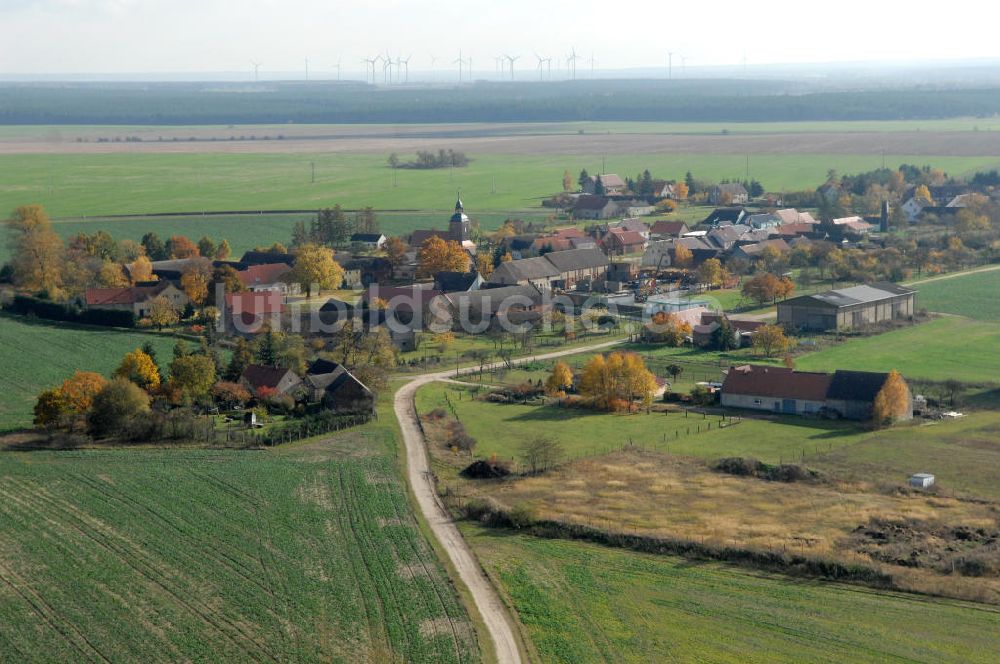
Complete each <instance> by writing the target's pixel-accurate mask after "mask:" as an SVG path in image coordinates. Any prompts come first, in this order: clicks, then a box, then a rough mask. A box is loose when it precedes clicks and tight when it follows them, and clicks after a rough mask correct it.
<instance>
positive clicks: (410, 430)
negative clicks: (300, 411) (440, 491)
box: [393, 339, 624, 664]
mask: <svg viewBox="0 0 1000 664" xmlns="http://www.w3.org/2000/svg"><path fill="white" fill-rule="evenodd" d="M623 341H624V339H618V340H615V341H607V342H604V343H600V344H595V345H593V346H585V347H582V348H572V349H567V350H561V351H556V352H553V353H547V354H545V355H536V356H533V357H525V358H522V359H520V360H513V363H515V364H516V363H520V362H527V361H529V360H546V359H551V358H555V357H561V356H564V355H573V354H577V353H586V352H589V351H594V350H600V349H602V348H607V347H609V346H614V345H616V344H620V343H622V342H623ZM476 370H477V369H476V368H472V367H470V368H467V369H461V370H459V371H458V373H459V374H463V373H471V372H473V371H476ZM455 374H456V372H455V371H454V370H452V371H441V372H437V373H430V374H423V375H420V376H417V377H415V378H412V379H410V380H409V381H408V382H407V383H406V384H405V385H403V386H402V387H401V388H399V390H397V391H396V394H395V397H394V401H393V410H394V411H395V413H396V419H398V420H399V426H400V429H401V430H402V432H403V442H404V444H405V445H406V479H407V481H408V482H409V483H410V486H411V487H412V488H413V494H414V495H415V496H416V499H417V505H418V506H419V507H420V511H421V513H422V514H423V515H424V518H425V519H426V520H427V523H428V525H429V526H430V529H431V532H432V533H434V537H436V538H437V540H438V542H440V543H441V546H442V548H443V549H444V550H445V551H446V552H447V553H448V558H449V559H450V560H451V563H452V565H454V567H455V569H456V570H457V571H458V576H459V577H460V578H461V580H462V583H464V584H465V586H466V587H467V588H468V589H469V594H470V595H472V599H473V601H474V602H475V603H476V608H477V609H478V610H479V613H480V615H481V616H482V618H483V622H484V623H485V624H486V629H487V630H488V631H489V633H490V638H491V639H492V641H493V645H494V648H495V650H496V659H497V661H498V662H499V663H500V664H520V662H521V653H520V651H519V650H518V637H517V635H516V630H515V627H514V621H513V619H512V618H511V616H510V614H509V613H508V611H507V607H506V606H505V605H504V603H503V601H502V600H501V599H500V596H499V595H498V594H497V591H496V589H495V588H494V587H493V584H492V583H490V580H489V578H488V577H487V576H486V574H485V572H483V569H482V567H481V566H480V564H479V561H478V560H476V557H475V555H474V554H473V553H472V549H470V548H469V545H468V544H466V542H465V540H464V539H462V535H461V533H459V532H458V528H457V527H456V526H455V523H454V522H453V521H452V519H451V516H450V515H449V514H448V511H447V509H445V507H444V505H442V504H441V502H440V500H439V499H438V495H437V491H436V489H435V487H434V479H433V477H432V475H431V469H430V462H429V459H428V455H427V446H426V443H425V441H424V436H423V433H422V432H421V430H420V425H419V423H418V421H417V411H416V405H415V404H414V401H413V398H414V396H415V395H416V393H417V389H419V388H420V386H421V385H426V384H427V383H430V382H433V381H436V380H443V379H448V378H451V377H452V376H454V375H455Z"/></svg>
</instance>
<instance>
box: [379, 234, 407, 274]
mask: <svg viewBox="0 0 1000 664" xmlns="http://www.w3.org/2000/svg"><path fill="white" fill-rule="evenodd" d="M382 249H383V250H384V251H385V256H386V258H388V259H389V262H390V263H391V264H392V266H393V267H399V266H400V265H402V264H403V261H404V260H406V252H407V251H409V247H408V246H407V244H406V242H404V241H403V238H401V237H397V236H395V235H394V236H392V237H391V238H389V239H388V240H386V241H385V244H383V245H382Z"/></svg>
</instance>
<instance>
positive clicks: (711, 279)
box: [698, 258, 729, 287]
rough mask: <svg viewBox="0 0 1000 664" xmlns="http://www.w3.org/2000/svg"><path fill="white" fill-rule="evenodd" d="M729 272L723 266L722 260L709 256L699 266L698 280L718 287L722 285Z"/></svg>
mask: <svg viewBox="0 0 1000 664" xmlns="http://www.w3.org/2000/svg"><path fill="white" fill-rule="evenodd" d="M728 278H729V274H728V273H727V272H726V269H725V268H724V267H722V261H720V260H719V259H718V258H709V259H708V260H706V261H705V262H704V263H702V264H701V265H699V266H698V281H699V282H701V283H703V284H708V285H710V286H714V287H718V286H722V285H723V284H724V283H725V282H726V279H728Z"/></svg>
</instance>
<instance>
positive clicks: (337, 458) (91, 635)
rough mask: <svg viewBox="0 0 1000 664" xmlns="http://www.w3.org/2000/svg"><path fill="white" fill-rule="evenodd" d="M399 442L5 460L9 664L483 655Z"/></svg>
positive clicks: (0, 582) (370, 432) (1, 651)
mask: <svg viewBox="0 0 1000 664" xmlns="http://www.w3.org/2000/svg"><path fill="white" fill-rule="evenodd" d="M390 436H391V434H389V433H388V431H387V429H385V427H383V428H381V429H379V428H374V427H365V428H364V429H360V430H356V431H354V432H352V433H348V434H342V435H340V436H338V437H337V438H335V439H333V440H327V441H322V442H316V443H310V444H306V445H304V446H294V447H290V448H285V449H279V450H268V451H232V450H214V451H208V450H154V449H140V450H103V451H98V450H91V451H80V452H68V453H66V452H64V453H52V452H34V453H10V452H8V453H3V454H0V494H2V499H0V543H2V544H0V660H2V661H5V662H24V661H37V662H70V661H74V662H76V661H80V662H82V661H122V662H124V661H134V662H168V661H213V662H219V661H231V662H251V661H253V662H265V661H272V662H279V661H281V662H284V661H292V662H294V661H300V662H317V661H331V662H357V661H372V662H403V661H406V662H435V663H436V662H475V661H478V659H479V655H478V647H477V644H476V640H475V636H474V632H473V631H472V627H471V625H470V623H469V621H468V618H467V616H466V614H465V612H464V609H463V607H462V605H461V603H460V600H459V599H458V597H457V595H456V593H455V590H454V588H453V587H452V586H451V585H450V584H449V583H448V581H447V577H446V576H445V572H444V570H443V569H442V568H441V567H440V566H439V564H438V562H437V560H436V558H435V555H434V553H433V551H432V550H431V548H430V547H429V545H428V544H427V541H426V540H425V539H424V537H423V535H422V534H421V532H420V530H419V528H418V526H417V523H416V522H415V521H414V518H413V516H412V515H411V513H410V510H409V506H408V503H407V498H406V490H405V488H404V486H403V485H402V483H401V482H400V480H399V474H398V469H397V466H396V459H395V454H394V451H393V447H392V443H391V442H390V441H391V438H390Z"/></svg>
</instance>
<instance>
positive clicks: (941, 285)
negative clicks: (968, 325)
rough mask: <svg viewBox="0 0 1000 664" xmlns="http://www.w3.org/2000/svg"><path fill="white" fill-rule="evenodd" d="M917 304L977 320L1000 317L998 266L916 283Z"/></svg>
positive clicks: (994, 319) (999, 319)
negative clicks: (992, 268) (917, 291)
mask: <svg viewBox="0 0 1000 664" xmlns="http://www.w3.org/2000/svg"><path fill="white" fill-rule="evenodd" d="M916 288H917V289H918V290H919V293H918V295H917V301H918V303H919V306H920V307H922V308H926V309H927V310H928V311H935V312H940V313H946V314H954V315H956V316H966V317H968V318H972V319H974V320H980V321H991V322H997V321H1000V297H998V296H997V294H998V293H1000V270H984V271H982V272H974V273H972V274H966V275H960V276H954V277H951V276H949V277H946V278H939V279H933V280H930V281H925V282H922V283H920V284H918V285H917V286H916Z"/></svg>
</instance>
